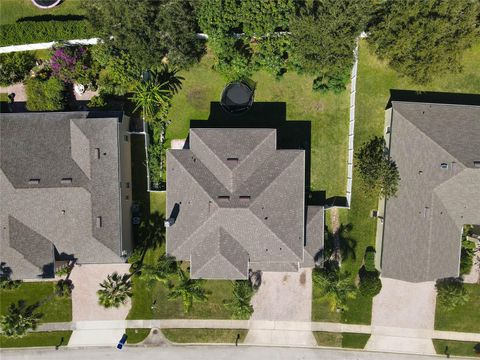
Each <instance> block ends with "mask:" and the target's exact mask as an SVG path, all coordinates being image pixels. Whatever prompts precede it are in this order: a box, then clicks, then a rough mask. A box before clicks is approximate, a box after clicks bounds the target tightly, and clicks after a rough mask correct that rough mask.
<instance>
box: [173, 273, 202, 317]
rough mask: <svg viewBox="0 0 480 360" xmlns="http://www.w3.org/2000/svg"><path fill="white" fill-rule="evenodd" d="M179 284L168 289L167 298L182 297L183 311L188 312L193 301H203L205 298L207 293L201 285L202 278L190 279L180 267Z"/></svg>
mask: <svg viewBox="0 0 480 360" xmlns="http://www.w3.org/2000/svg"><path fill="white" fill-rule="evenodd" d="M178 277H179V280H180V282H179V284H178V285H176V286H175V287H173V288H172V290H170V293H169V294H168V299H169V300H174V299H178V298H182V300H183V311H184V312H185V313H188V312H189V311H190V309H191V308H192V305H193V302H194V301H199V302H203V301H206V300H207V293H206V291H205V289H204V288H203V287H202V283H203V282H202V280H194V279H190V278H189V277H188V275H186V274H185V273H184V272H183V271H182V270H181V269H179V270H178Z"/></svg>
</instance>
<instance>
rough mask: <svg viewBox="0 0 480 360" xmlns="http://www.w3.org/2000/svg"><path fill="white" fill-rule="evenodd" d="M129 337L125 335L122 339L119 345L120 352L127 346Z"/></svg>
mask: <svg viewBox="0 0 480 360" xmlns="http://www.w3.org/2000/svg"><path fill="white" fill-rule="evenodd" d="M127 337H128V336H127V334H123V336H122V338H121V339H120V341H119V342H118V344H117V349H118V350H122V348H123V345H125V343H126V342H127Z"/></svg>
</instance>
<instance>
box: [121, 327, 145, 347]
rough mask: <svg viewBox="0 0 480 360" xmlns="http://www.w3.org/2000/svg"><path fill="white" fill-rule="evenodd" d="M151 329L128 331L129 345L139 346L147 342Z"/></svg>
mask: <svg viewBox="0 0 480 360" xmlns="http://www.w3.org/2000/svg"><path fill="white" fill-rule="evenodd" d="M150 330H151V329H127V330H126V332H125V333H126V334H127V344H138V343H140V342H142V341H143V340H145V339H146V338H147V336H148V335H149V334H150Z"/></svg>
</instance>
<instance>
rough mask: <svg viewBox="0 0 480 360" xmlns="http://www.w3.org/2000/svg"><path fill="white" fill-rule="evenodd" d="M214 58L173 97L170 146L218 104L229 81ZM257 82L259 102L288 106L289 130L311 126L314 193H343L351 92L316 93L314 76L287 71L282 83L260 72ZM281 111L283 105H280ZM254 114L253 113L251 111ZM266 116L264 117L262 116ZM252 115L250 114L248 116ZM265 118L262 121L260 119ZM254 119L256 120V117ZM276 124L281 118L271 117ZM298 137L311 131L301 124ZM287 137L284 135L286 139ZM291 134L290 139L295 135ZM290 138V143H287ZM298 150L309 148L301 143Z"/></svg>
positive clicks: (191, 72) (190, 74)
mask: <svg viewBox="0 0 480 360" xmlns="http://www.w3.org/2000/svg"><path fill="white" fill-rule="evenodd" d="M212 65H213V59H212V57H211V55H210V54H208V55H206V56H205V57H204V58H203V59H202V61H201V62H200V64H198V65H196V66H194V67H193V68H191V69H190V70H189V71H187V72H182V73H181V75H182V76H184V77H185V81H184V83H183V88H182V90H181V91H180V92H179V93H178V94H177V95H175V97H174V98H173V103H172V108H171V109H170V113H169V119H170V120H171V124H170V125H169V127H168V130H167V142H169V141H171V140H172V139H176V138H185V137H186V136H187V134H188V129H189V126H190V120H206V119H208V118H209V115H210V103H211V102H218V101H220V96H221V93H222V90H223V88H224V86H225V84H226V83H225V80H224V79H223V78H222V77H221V76H220V75H219V74H218V73H217V72H215V71H214V70H212ZM252 80H253V81H255V82H256V90H255V103H256V104H258V103H262V102H270V103H273V102H277V103H286V118H287V119H288V120H292V121H288V123H289V126H291V127H294V125H295V124H294V123H293V121H294V120H303V121H308V122H311V123H310V124H309V126H311V141H310V142H311V144H310V146H311V164H310V168H311V181H310V184H311V187H312V190H318V191H326V196H327V197H331V196H335V195H345V191H346V172H347V168H346V157H347V142H348V114H349V112H348V109H349V92H348V91H345V92H343V93H342V94H340V95H336V94H326V95H325V94H320V93H318V92H313V91H312V77H309V76H303V75H297V74H295V73H294V72H288V73H286V74H285V75H284V77H283V78H282V79H281V80H276V79H275V78H274V77H273V76H271V75H269V74H267V73H265V72H263V71H260V72H258V73H256V74H254V76H253V78H252ZM276 106H277V108H279V107H280V106H282V105H281V104H277V105H276ZM252 110H253V109H252ZM262 115H263V114H262ZM262 115H260V116H259V117H258V121H259V122H260V121H264V120H265V118H267V117H273V116H275V115H274V114H272V113H271V112H270V113H266V114H264V115H265V116H262ZM247 116H248V114H247ZM261 117H264V118H261ZM255 120H256V119H255ZM269 120H272V121H271V123H273V122H274V121H273V120H277V122H280V120H282V119H280V118H278V119H269ZM296 126H297V131H299V132H302V134H299V135H300V136H306V135H308V134H306V132H307V131H305V130H304V128H301V127H300V126H302V124H301V123H298V124H297V125H296ZM284 136H285V135H284ZM295 136H296V134H295V133H294V132H289V133H288V134H286V137H292V138H293V137H295ZM283 140H287V141H286V142H288V140H291V141H290V142H292V139H283ZM299 142H301V144H300V146H302V147H308V143H307V144H305V143H303V141H299Z"/></svg>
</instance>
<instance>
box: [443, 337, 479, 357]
mask: <svg viewBox="0 0 480 360" xmlns="http://www.w3.org/2000/svg"><path fill="white" fill-rule="evenodd" d="M477 345H478V346H480V345H479V344H478V343H476V342H468V341H452V340H437V339H433V346H434V347H435V351H436V352H437V354H439V355H446V351H445V350H446V347H447V346H448V353H449V354H450V355H454V356H472V357H475V356H476V357H480V352H479V353H475V348H474V347H475V346H477Z"/></svg>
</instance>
